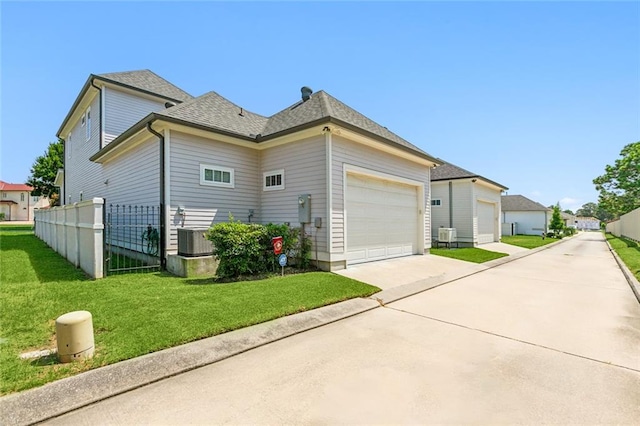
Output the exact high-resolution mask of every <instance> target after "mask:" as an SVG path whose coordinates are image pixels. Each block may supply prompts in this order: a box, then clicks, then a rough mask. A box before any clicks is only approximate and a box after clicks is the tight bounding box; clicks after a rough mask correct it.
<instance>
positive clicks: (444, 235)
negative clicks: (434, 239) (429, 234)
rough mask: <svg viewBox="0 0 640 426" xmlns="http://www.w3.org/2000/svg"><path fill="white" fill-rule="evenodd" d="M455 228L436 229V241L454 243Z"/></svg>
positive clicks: (455, 238)
mask: <svg viewBox="0 0 640 426" xmlns="http://www.w3.org/2000/svg"><path fill="white" fill-rule="evenodd" d="M456 240H457V237H456V228H438V241H440V242H443V243H455V242H456Z"/></svg>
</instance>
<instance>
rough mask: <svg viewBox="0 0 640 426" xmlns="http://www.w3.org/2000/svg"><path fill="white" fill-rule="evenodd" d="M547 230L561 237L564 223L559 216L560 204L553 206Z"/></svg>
mask: <svg viewBox="0 0 640 426" xmlns="http://www.w3.org/2000/svg"><path fill="white" fill-rule="evenodd" d="M549 229H551V230H553V233H554V234H555V235H556V236H559V235H561V232H562V230H563V229H564V221H563V220H562V216H561V215H560V203H558V204H556V205H555V206H553V213H552V214H551V222H549Z"/></svg>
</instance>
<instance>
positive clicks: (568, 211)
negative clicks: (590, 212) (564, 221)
mask: <svg viewBox="0 0 640 426" xmlns="http://www.w3.org/2000/svg"><path fill="white" fill-rule="evenodd" d="M562 213H566V214H570V215H571V216H573V215H574V214H575V213H573V210H570V209H566V210H562Z"/></svg>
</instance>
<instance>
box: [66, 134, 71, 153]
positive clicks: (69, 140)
mask: <svg viewBox="0 0 640 426" xmlns="http://www.w3.org/2000/svg"><path fill="white" fill-rule="evenodd" d="M64 149H65V151H67V158H71V133H69V135H68V136H67V143H66V144H65V146H64Z"/></svg>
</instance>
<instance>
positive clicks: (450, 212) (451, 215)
mask: <svg viewBox="0 0 640 426" xmlns="http://www.w3.org/2000/svg"><path fill="white" fill-rule="evenodd" d="M449 228H453V182H451V181H449Z"/></svg>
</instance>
